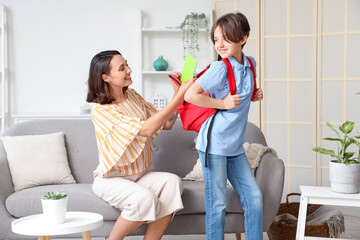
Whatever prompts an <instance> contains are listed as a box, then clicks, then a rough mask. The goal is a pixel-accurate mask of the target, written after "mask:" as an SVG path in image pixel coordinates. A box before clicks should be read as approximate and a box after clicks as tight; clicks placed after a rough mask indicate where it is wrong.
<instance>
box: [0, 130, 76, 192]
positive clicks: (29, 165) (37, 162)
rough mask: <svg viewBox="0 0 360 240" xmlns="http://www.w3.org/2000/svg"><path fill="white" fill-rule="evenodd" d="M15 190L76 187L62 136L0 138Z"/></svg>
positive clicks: (54, 134)
mask: <svg viewBox="0 0 360 240" xmlns="http://www.w3.org/2000/svg"><path fill="white" fill-rule="evenodd" d="M1 139H2V142H3V144H4V148H5V150H6V154H7V159H8V162H9V167H10V172H11V177H12V181H13V183H14V190H15V191H20V190H23V189H25V188H29V187H34V186H39V185H47V184H65V183H75V180H74V177H73V176H72V174H71V171H70V167H69V163H68V160H67V154H66V148H65V141H64V133H62V132H58V133H52V134H46V135H28V136H14V137H12V136H4V137H1Z"/></svg>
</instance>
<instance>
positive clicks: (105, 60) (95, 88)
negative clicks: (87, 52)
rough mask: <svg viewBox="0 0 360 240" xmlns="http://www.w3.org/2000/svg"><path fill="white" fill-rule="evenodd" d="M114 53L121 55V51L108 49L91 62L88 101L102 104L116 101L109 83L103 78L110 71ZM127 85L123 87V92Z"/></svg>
mask: <svg viewBox="0 0 360 240" xmlns="http://www.w3.org/2000/svg"><path fill="white" fill-rule="evenodd" d="M114 55H120V56H121V53H119V51H116V50H108V51H103V52H100V53H98V54H96V55H95V56H94V57H93V59H92V60H91V63H90V70H89V79H88V94H87V97H86V101H87V102H94V103H100V104H109V103H112V101H114V98H113V97H112V96H111V91H110V90H111V89H110V85H109V83H107V82H105V81H104V80H103V79H102V76H101V75H103V74H109V73H110V61H111V59H112V58H113V56H114ZM126 90H127V87H125V88H123V92H124V93H125V91H126Z"/></svg>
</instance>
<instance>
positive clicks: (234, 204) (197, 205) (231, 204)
mask: <svg viewBox="0 0 360 240" xmlns="http://www.w3.org/2000/svg"><path fill="white" fill-rule="evenodd" d="M182 184H183V187H184V192H183V195H182V199H183V204H184V209H182V210H181V211H179V212H178V213H177V214H189V213H191V214H194V213H205V195H204V194H205V185H204V182H200V181H182ZM227 198H228V199H227V205H226V209H225V211H226V212H227V213H244V210H243V209H242V208H241V204H240V198H239V196H238V195H237V193H236V191H235V190H234V188H233V187H232V186H231V185H228V186H227Z"/></svg>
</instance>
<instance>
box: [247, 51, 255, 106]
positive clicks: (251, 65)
mask: <svg viewBox="0 0 360 240" xmlns="http://www.w3.org/2000/svg"><path fill="white" fill-rule="evenodd" d="M246 58H247V60H248V61H249V63H250V69H251V72H252V74H253V77H254V90H253V93H252V96H251V101H253V99H254V97H255V91H256V89H257V88H256V76H255V69H254V64H253V63H252V61H251V59H250V58H249V57H246Z"/></svg>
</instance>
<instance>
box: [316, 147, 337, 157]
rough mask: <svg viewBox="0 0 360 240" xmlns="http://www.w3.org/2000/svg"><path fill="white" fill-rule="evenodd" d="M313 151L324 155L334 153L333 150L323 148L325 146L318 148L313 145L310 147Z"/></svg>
mask: <svg viewBox="0 0 360 240" xmlns="http://www.w3.org/2000/svg"><path fill="white" fill-rule="evenodd" d="M312 150H313V151H314V152H319V153H322V154H326V155H331V156H332V155H335V152H334V151H333V150H328V149H325V148H320V147H314V148H313V149H312Z"/></svg>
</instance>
